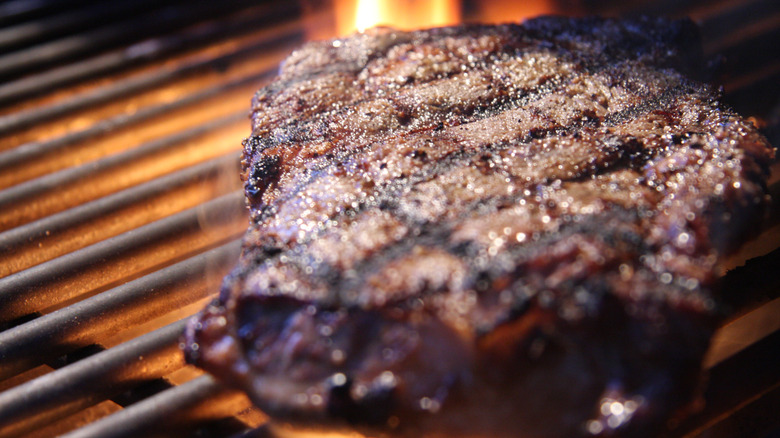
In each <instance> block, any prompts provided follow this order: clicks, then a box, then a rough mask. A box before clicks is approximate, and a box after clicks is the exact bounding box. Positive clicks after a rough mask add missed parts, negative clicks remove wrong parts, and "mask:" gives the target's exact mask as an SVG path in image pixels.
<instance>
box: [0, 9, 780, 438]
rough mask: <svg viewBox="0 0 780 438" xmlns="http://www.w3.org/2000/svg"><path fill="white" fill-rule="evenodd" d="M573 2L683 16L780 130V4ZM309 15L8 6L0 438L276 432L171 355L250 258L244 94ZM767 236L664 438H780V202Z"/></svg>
mask: <svg viewBox="0 0 780 438" xmlns="http://www.w3.org/2000/svg"><path fill="white" fill-rule="evenodd" d="M305 3H306V5H308V6H311V4H313V3H316V2H305ZM323 3H327V2H323ZM560 3H561V5H564V4H566V5H569V6H576V10H577V11H578V12H579V13H603V14H613V15H630V14H634V13H638V12H643V13H659V12H660V11H665V12H666V13H669V14H673V15H684V14H691V15H692V16H693V17H694V18H696V19H698V21H699V22H700V23H701V24H702V29H703V36H704V38H705V51H706V52H707V55H708V56H710V57H713V56H714V55H715V53H722V54H723V56H722V57H720V58H717V57H713V59H715V60H716V61H717V62H718V63H719V64H720V67H721V68H720V70H719V71H720V72H721V73H720V76H718V78H717V80H718V81H720V82H721V83H723V84H724V87H725V92H726V96H725V98H726V100H727V101H728V102H730V103H731V104H732V105H734V106H735V107H736V108H737V109H738V110H739V111H741V112H742V113H744V114H746V115H750V116H752V117H754V119H755V120H756V122H757V123H759V124H760V125H762V126H763V127H764V128H765V129H766V132H767V133H768V134H769V135H770V136H771V135H776V133H777V132H779V131H780V130H778V129H777V126H778V124H780V120H779V119H780V89H779V88H778V84H780V61H778V60H780V56H777V55H778V53H777V51H778V48H780V44H777V43H778V42H780V41H779V40H780V37H779V35H780V7H779V6H778V5H777V2H775V1H772V0H751V1H737V0H723V1H717V2H712V1H704V0H692V1H683V2H680V1H662V2H651V1H649V0H639V1H635V2H631V3H624V2H617V1H614V2H600V3H599V4H598V5H595V4H591V3H596V2H589V1H581V2H573V1H562V2H560ZM302 9H303V8H302V7H299V5H297V4H294V3H291V2H270V1H269V2H258V1H248V0H222V1H220V2H219V3H215V2H208V1H196V2H192V1H187V2H185V1H183V0H156V1H146V0H142V1H130V0H120V1H115V2H110V3H105V2H103V3H97V2H90V1H87V0H61V1H47V0H16V1H7V2H3V3H0V437H15V436H31V437H47V436H58V435H64V436H68V437H95V436H100V437H135V436H139V435H141V434H145V435H152V436H156V435H159V436H182V435H184V436H201V437H202V436H220V437H223V436H235V437H251V436H254V437H272V436H274V435H273V433H272V431H271V430H269V429H268V428H267V427H260V428H257V427H258V426H261V425H263V424H264V422H265V420H266V418H265V417H264V415H263V414H262V413H260V412H259V411H257V410H256V409H254V408H253V407H251V405H250V403H249V401H248V400H247V399H246V397H245V396H243V395H241V394H240V393H237V392H234V391H230V390H227V389H225V388H223V387H221V386H220V385H219V384H217V383H216V382H215V381H214V380H213V379H212V378H211V377H210V376H208V375H204V374H203V373H202V372H200V371H199V370H196V369H194V368H193V367H190V366H188V365H186V364H184V362H183V358H182V355H181V353H180V351H179V347H178V343H179V334H180V333H181V331H182V329H183V325H184V321H185V318H186V317H187V316H188V315H190V314H192V313H194V312H195V311H197V310H199V309H200V308H202V306H203V305H204V303H205V302H207V301H208V299H209V297H210V296H212V294H213V293H214V292H215V291H216V290H217V288H218V285H219V283H220V281H221V279H222V277H223V276H224V274H225V273H226V272H227V271H228V269H230V268H231V266H232V265H233V263H234V262H235V260H236V257H237V254H238V251H239V246H240V243H239V239H240V236H241V235H242V234H243V232H244V230H245V227H246V220H247V215H246V211H245V209H244V207H243V196H242V193H241V190H240V182H239V181H238V179H237V177H236V176H237V173H238V171H237V169H238V160H239V154H240V152H239V148H240V141H241V138H242V137H243V136H244V135H245V134H246V132H247V131H246V130H247V129H248V127H247V120H246V116H247V107H248V100H249V99H248V98H249V96H251V95H252V93H253V92H254V91H255V90H256V89H257V88H259V87H260V86H261V85H262V84H264V83H265V82H267V81H268V80H269V79H270V78H271V77H272V76H273V74H274V72H275V71H276V66H277V65H278V63H279V62H280V61H281V60H282V59H283V58H284V57H285V56H286V55H287V54H288V53H289V51H290V50H292V49H293V48H294V47H295V46H297V45H298V44H300V43H301V42H302V41H303V39H304V35H305V32H306V30H307V29H306V26H305V23H311V20H312V17H308V16H307V17H304V16H302V15H301V10H302ZM474 9H475V7H474V6H473V5H472V6H471V7H470V8H464V10H474ZM307 10H308V9H307ZM318 11H319V12H318ZM310 12H311V11H310ZM314 13H322V14H323V15H321V16H317V17H315V21H316V20H318V19H319V20H331V19H332V17H331V15H330V14H329V13H328V11H327V10H322V11H320V10H317V9H316V8H315V10H314ZM466 18H468V17H466ZM773 133H775V134H773ZM773 140H774V142H775V143H774V144H777V139H776V138H774V139H773ZM775 167H776V169H775V172H774V174H773V180H772V181H771V184H772V186H771V190H772V191H773V192H774V193H776V194H777V196H776V198H778V199H780V182H778V180H780V167H778V166H775ZM767 223H768V226H767V229H766V230H765V231H764V233H763V234H762V235H761V237H760V238H759V239H758V240H757V241H756V242H753V243H751V244H750V245H748V246H747V248H746V249H745V250H744V251H743V252H742V253H741V254H739V255H737V256H736V257H735V259H734V262H733V265H734V266H738V265H741V264H742V260H745V259H748V258H751V259H752V260H750V261H749V262H748V263H746V264H745V265H744V266H742V267H739V268H736V269H733V270H732V271H730V272H729V273H728V274H726V276H725V289H726V292H727V294H726V297H727V298H728V300H729V304H730V305H732V306H733V307H734V308H735V309H736V310H737V313H736V315H737V316H735V317H734V319H733V320H732V321H730V322H729V323H728V324H726V325H725V326H724V327H723V328H722V329H721V330H720V331H719V333H718V335H717V337H716V339H715V341H714V344H713V348H712V351H711V354H710V357H709V359H708V362H707V367H708V369H709V372H710V382H709V384H708V387H707V390H706V391H705V393H704V398H705V399H706V404H704V408H703V409H702V410H701V411H700V412H698V413H697V414H695V415H693V416H692V417H690V418H687V419H685V420H684V421H682V422H680V423H679V424H677V425H676V427H675V428H673V429H672V432H670V433H669V436H670V437H690V438H693V437H699V438H704V437H706V438H718V437H730V436H740V437H768V436H769V435H770V434H772V433H779V432H780V420H777V419H776V418H775V417H776V415H773V413H775V412H777V411H778V410H780V372H778V371H777V367H776V364H777V363H778V362H780V357H778V354H779V353H780V330H779V329H780V323H779V321H778V320H779V319H780V318H778V317H777V316H778V315H780V300H779V299H778V296H780V294H778V291H780V279H778V278H775V277H776V276H775V275H774V272H776V271H777V269H778V268H779V267H780V249H778V248H779V247H780V206H775V207H774V210H773V211H772V212H771V214H770V217H769V219H768V221H767Z"/></svg>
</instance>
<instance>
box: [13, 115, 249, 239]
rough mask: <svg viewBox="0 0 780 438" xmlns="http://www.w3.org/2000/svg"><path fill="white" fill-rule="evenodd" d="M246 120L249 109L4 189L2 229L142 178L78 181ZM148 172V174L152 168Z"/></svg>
mask: <svg viewBox="0 0 780 438" xmlns="http://www.w3.org/2000/svg"><path fill="white" fill-rule="evenodd" d="M243 120H246V111H241V112H238V113H234V114H230V115H228V116H226V117H221V118H217V119H215V120H212V121H209V122H207V123H205V124H203V125H200V126H196V127H194V128H191V129H188V130H183V131H179V132H176V133H175V134H173V135H170V136H167V137H163V138H161V139H158V140H154V141H151V142H148V143H145V144H142V145H140V146H137V147H135V148H132V149H129V150H127V151H125V152H121V153H118V154H114V155H109V156H108V157H105V158H102V159H99V160H97V161H93V162H90V163H86V164H83V165H81V166H74V167H69V168H66V169H64V170H62V171H59V172H54V173H49V174H47V175H44V176H41V177H39V178H35V179H32V180H28V181H26V182H24V183H21V184H17V185H15V186H12V187H10V188H7V189H5V190H3V191H0V230H6V229H9V228H13V227H16V226H19V225H22V224H24V223H27V222H30V221H33V220H35V219H38V218H40V217H42V216H44V215H48V214H52V213H56V212H57V211H61V210H64V209H66V208H68V207H72V206H74V205H78V204H80V203H83V202H86V201H89V200H90V199H89V198H90V197H91V198H93V199H94V198H95V197H98V196H105V195H107V194H109V193H111V192H112V191H116V190H121V189H124V188H126V187H128V186H130V185H133V184H134V183H138V182H139V181H137V180H136V181H134V180H132V179H128V180H127V181H124V182H121V181H117V183H119V184H116V183H115V184H111V185H105V186H101V187H100V190H90V191H85V190H84V188H83V187H78V183H80V182H84V181H89V180H94V179H96V178H98V177H99V176H100V175H101V174H103V175H105V174H112V173H116V172H118V171H120V170H124V171H125V172H128V173H129V170H130V167H131V163H133V162H137V161H140V160H142V159H144V158H149V157H152V156H154V155H155V154H160V153H162V152H165V151H167V150H175V149H176V148H178V147H180V146H181V144H182V143H184V142H186V141H190V140H192V139H195V138H197V137H200V136H203V135H205V134H206V133H208V132H210V131H214V130H217V129H219V128H223V127H226V126H228V125H230V124H235V123H237V122H241V121H243ZM204 158H208V157H204ZM166 170H168V169H165V168H161V169H158V170H157V171H156V173H157V174H156V175H155V174H154V173H152V175H151V176H160V174H164V172H165V171H166ZM146 173H147V174H148V173H149V172H146ZM71 186H75V190H69V187H71ZM71 192H75V193H71ZM90 192H92V193H90ZM47 197H48V198H52V197H54V198H56V205H55V206H51V205H50V204H52V202H46V199H45V198H47ZM63 197H65V199H63Z"/></svg>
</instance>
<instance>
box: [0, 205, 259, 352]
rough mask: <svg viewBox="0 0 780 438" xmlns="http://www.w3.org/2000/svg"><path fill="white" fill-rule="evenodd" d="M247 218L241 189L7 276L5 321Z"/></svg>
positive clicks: (174, 255)
mask: <svg viewBox="0 0 780 438" xmlns="http://www.w3.org/2000/svg"><path fill="white" fill-rule="evenodd" d="M204 223H205V224H207V225H206V227H207V229H204ZM246 223H247V222H246V209H245V208H244V196H243V193H241V192H240V191H237V192H234V193H231V194H229V195H225V196H222V197H220V198H217V199H215V200H213V201H209V202H207V203H205V204H203V205H202V206H200V207H196V208H191V209H188V210H185V211H183V212H181V213H178V214H175V215H172V216H169V217H166V218H165V219H161V220H158V221H156V222H153V223H151V224H148V225H145V226H143V227H139V228H136V229H134V230H132V231H128V232H126V233H123V234H120V235H119V236H116V237H112V238H110V239H107V240H104V241H102V242H99V243H96V244H94V245H91V246H88V247H86V248H83V249H80V250H78V251H74V252H71V253H68V254H67V255H64V256H61V257H58V258H56V259H54V260H50V261H48V262H45V263H42V264H40V265H36V266H34V267H32V268H30V269H27V270H24V271H21V272H18V273H16V274H13V275H10V276H8V277H5V278H2V279H0V309H2V314H1V315H0V322H8V321H11V320H14V319H16V318H20V317H23V316H25V315H28V314H30V313H34V312H39V311H41V310H43V309H47V308H50V307H52V306H55V305H58V304H62V303H65V302H67V301H68V300H71V299H73V298H76V297H78V296H81V295H84V294H86V293H88V292H90V291H99V290H101V289H103V288H106V287H110V286H111V285H112V284H115V283H117V282H120V281H122V280H123V279H128V278H132V277H133V276H137V275H140V274H143V273H144V272H145V271H148V270H150V269H153V268H155V267H161V266H164V265H165V264H167V263H170V262H171V261H175V260H177V259H181V258H183V257H186V256H187V255H188V254H192V253H193V252H195V251H197V250H202V249H204V248H208V247H210V246H213V245H216V244H219V243H220V242H224V240H225V238H226V237H229V238H235V237H237V236H239V235H240V234H242V233H243V232H244V231H245V229H246ZM0 357H2V356H0Z"/></svg>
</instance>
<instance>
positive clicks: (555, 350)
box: [185, 17, 773, 437]
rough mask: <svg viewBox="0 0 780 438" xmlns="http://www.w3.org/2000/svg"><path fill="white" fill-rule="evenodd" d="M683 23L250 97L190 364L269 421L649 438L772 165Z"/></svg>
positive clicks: (700, 335) (452, 54)
mask: <svg viewBox="0 0 780 438" xmlns="http://www.w3.org/2000/svg"><path fill="white" fill-rule="evenodd" d="M701 64H702V62H701V59H700V55H699V45H698V37H697V34H696V29H695V27H694V26H693V24H692V23H690V22H689V21H666V20H661V19H637V20H622V21H621V20H612V19H600V18H587V19H569V18H561V17H541V18H538V19H534V20H530V21H527V22H525V23H523V24H521V25H501V26H477V25H469V26H458V27H449V28H439V29H430V30H421V31H414V32H400V31H395V30H391V29H374V30H371V31H368V32H365V33H360V34H356V35H354V36H351V37H349V38H344V39H337V40H332V41H323V42H313V43H309V44H307V45H305V46H304V47H302V48H301V49H300V50H298V51H296V52H294V53H293V54H292V55H291V56H290V57H289V59H287V61H285V63H284V64H283V65H282V67H281V69H280V72H279V76H278V78H277V79H276V80H275V81H274V82H272V83H271V84H270V85H268V86H267V87H265V88H263V89H261V90H260V91H258V92H257V94H256V95H255V96H254V99H253V102H252V136H251V137H250V138H248V139H247V140H246V141H245V143H244V146H245V148H244V157H243V161H242V163H243V173H242V175H241V176H242V178H243V179H244V181H245V188H246V195H247V200H248V205H249V207H250V209H251V225H250V228H249V230H248V232H247V234H246V236H245V238H244V243H243V250H242V254H241V257H240V260H239V261H238V265H237V267H236V268H235V269H234V270H233V272H232V273H231V274H230V275H229V276H228V277H227V278H226V279H225V282H224V285H223V287H222V290H221V293H220V295H219V298H218V299H217V300H216V301H214V302H213V303H212V304H211V305H210V306H208V307H207V308H206V309H205V310H204V311H203V312H201V313H200V314H199V315H198V316H196V317H195V318H193V319H192V321H191V322H190V324H189V326H188V329H187V333H186V342H185V344H186V347H185V353H186V356H187V358H188V360H189V361H191V362H193V363H195V364H197V365H198V366H201V367H203V368H204V369H206V370H207V371H209V372H211V373H212V374H214V375H215V376H217V377H218V378H219V379H221V380H222V381H224V382H226V383H227V384H229V385H231V386H234V387H237V388H241V389H243V390H245V391H246V392H247V394H248V395H249V396H250V398H251V399H252V400H253V401H254V402H255V403H256V404H257V405H258V406H259V407H260V408H261V409H262V410H264V411H265V412H266V413H268V414H269V415H271V416H272V417H273V418H275V419H277V420H279V421H282V422H289V423H293V424H296V425H310V426H312V427H316V428H324V429H330V428H336V429H338V428H356V429H358V430H363V431H367V432H368V433H372V434H387V435H402V436H404V435H405V436H421V435H430V436H494V437H518V436H520V437H541V436H544V437H572V436H593V435H596V436H600V435H603V436H614V435H620V436H632V437H636V436H652V435H653V434H655V433H657V432H658V431H659V430H660V429H661V428H663V427H664V424H665V422H666V420H667V419H668V418H670V417H671V416H673V415H678V414H679V413H680V412H681V411H682V410H684V409H685V408H686V406H688V405H689V403H690V401H691V398H692V397H693V395H694V394H695V391H696V389H697V386H698V385H699V382H700V367H701V360H702V357H703V355H704V353H705V351H706V349H707V347H708V343H709V339H710V336H711V335H712V333H713V330H714V328H715V327H716V325H717V324H718V322H719V321H720V320H721V318H722V316H723V315H722V313H721V312H720V310H719V307H718V299H717V294H716V289H717V278H718V269H719V262H720V261H721V259H722V257H723V256H724V255H725V254H728V253H729V252H730V251H732V250H733V249H735V248H736V247H737V246H738V245H739V243H740V242H741V241H743V240H744V239H745V238H746V237H747V236H748V235H749V234H750V232H751V230H753V229H755V227H756V225H757V223H758V222H757V221H758V218H760V217H761V213H762V211H763V208H764V207H765V205H764V204H765V202H766V200H767V197H766V187H765V185H766V183H765V181H766V178H767V176H768V165H769V163H770V161H771V160H772V158H773V150H772V148H771V147H770V145H769V144H768V143H767V142H766V140H765V139H764V138H763V137H762V136H761V135H760V134H759V133H758V132H757V131H756V129H755V128H754V127H753V126H752V124H750V123H748V122H746V121H745V120H743V119H742V118H740V117H739V116H737V115H736V114H734V113H733V112H732V111H730V110H729V109H727V108H724V107H723V106H722V105H721V104H719V103H718V101H717V98H718V95H717V92H715V91H714V90H713V89H712V88H711V87H709V86H707V85H704V84H702V83H700V82H697V81H696V80H694V79H692V78H695V77H696V76H697V75H699V74H700V71H699V69H700V66H701Z"/></svg>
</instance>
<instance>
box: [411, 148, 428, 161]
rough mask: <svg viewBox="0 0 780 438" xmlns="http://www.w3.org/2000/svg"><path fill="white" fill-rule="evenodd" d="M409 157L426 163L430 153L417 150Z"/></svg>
mask: <svg viewBox="0 0 780 438" xmlns="http://www.w3.org/2000/svg"><path fill="white" fill-rule="evenodd" d="M409 156H410V157H412V158H416V159H418V160H420V161H425V160H426V159H427V158H428V153H427V152H425V151H422V150H420V149H417V150H414V151H412V153H411V154H410V155H409Z"/></svg>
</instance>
